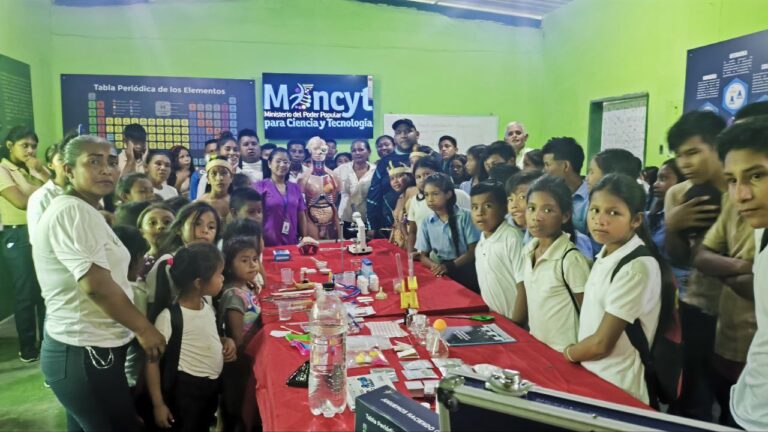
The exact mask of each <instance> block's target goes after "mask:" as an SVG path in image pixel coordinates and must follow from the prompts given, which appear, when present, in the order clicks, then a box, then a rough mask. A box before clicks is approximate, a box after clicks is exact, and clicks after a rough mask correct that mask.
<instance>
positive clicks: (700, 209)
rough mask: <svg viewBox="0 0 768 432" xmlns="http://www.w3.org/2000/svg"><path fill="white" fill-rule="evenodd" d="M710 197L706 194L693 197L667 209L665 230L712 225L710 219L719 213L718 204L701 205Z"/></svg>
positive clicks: (671, 230)
mask: <svg viewBox="0 0 768 432" xmlns="http://www.w3.org/2000/svg"><path fill="white" fill-rule="evenodd" d="M708 199H710V197H708V196H700V197H696V198H693V199H691V200H689V201H687V202H684V203H683V204H680V205H679V206H676V207H673V208H671V209H669V212H667V215H666V224H667V231H670V232H677V231H682V230H684V229H687V228H705V227H708V226H710V225H712V220H713V219H717V215H719V214H720V206H717V205H701V203H703V202H705V201H707V200H708Z"/></svg>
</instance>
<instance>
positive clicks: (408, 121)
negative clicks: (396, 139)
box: [392, 118, 416, 130]
mask: <svg viewBox="0 0 768 432" xmlns="http://www.w3.org/2000/svg"><path fill="white" fill-rule="evenodd" d="M400 125H406V126H408V127H409V128H411V129H416V125H415V124H413V120H411V119H407V118H402V119H400V120H396V121H395V122H394V123H392V130H396V129H397V127H398V126H400Z"/></svg>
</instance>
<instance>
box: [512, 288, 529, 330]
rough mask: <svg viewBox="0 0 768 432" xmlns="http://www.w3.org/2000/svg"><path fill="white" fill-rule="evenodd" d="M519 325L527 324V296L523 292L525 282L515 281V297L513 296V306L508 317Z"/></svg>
mask: <svg viewBox="0 0 768 432" xmlns="http://www.w3.org/2000/svg"><path fill="white" fill-rule="evenodd" d="M510 319H511V320H512V321H514V322H515V323H516V324H517V325H519V326H523V327H524V326H526V325H528V297H527V295H526V293H525V284H524V283H522V282H518V283H517V298H515V307H514V309H513V310H512V316H511V317H510Z"/></svg>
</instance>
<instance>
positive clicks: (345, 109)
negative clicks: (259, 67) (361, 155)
mask: <svg viewBox="0 0 768 432" xmlns="http://www.w3.org/2000/svg"><path fill="white" fill-rule="evenodd" d="M263 81H264V100H263V105H264V135H265V136H266V138H268V139H302V140H307V139H309V138H311V137H312V136H316V135H318V136H321V137H323V138H334V139H356V138H373V77H371V76H367V75H309V74H276V73H265V74H264V75H263Z"/></svg>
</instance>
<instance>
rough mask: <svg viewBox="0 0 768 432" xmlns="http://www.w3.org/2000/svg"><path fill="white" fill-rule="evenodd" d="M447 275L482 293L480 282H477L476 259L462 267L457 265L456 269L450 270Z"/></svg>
mask: <svg viewBox="0 0 768 432" xmlns="http://www.w3.org/2000/svg"><path fill="white" fill-rule="evenodd" d="M447 276H448V277H450V278H451V279H453V280H455V281H456V282H458V283H460V284H461V285H464V286H465V287H467V288H469V289H470V290H472V291H474V292H476V293H478V294H480V284H479V283H478V282H477V270H476V269H475V262H474V261H472V262H471V263H469V264H465V265H463V266H461V267H456V270H454V271H452V272H448V274H447Z"/></svg>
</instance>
